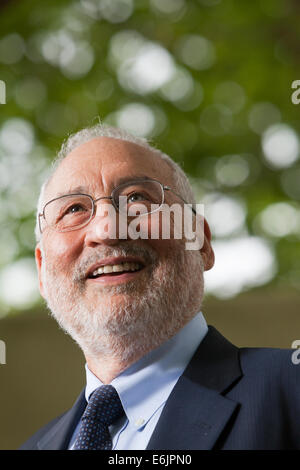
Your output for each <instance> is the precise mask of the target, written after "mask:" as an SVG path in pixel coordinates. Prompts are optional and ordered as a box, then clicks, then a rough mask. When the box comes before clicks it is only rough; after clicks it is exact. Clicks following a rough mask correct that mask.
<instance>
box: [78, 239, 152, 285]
mask: <svg viewBox="0 0 300 470" xmlns="http://www.w3.org/2000/svg"><path fill="white" fill-rule="evenodd" d="M118 256H138V257H140V258H141V259H142V260H143V262H144V263H145V265H148V264H153V265H155V264H156V263H157V261H158V254H157V253H156V251H155V250H154V249H153V248H151V247H150V246H147V247H142V246H138V245H127V244H124V245H118V246H116V247H107V246H106V247H104V246H98V247H96V248H93V251H92V252H91V253H89V254H87V255H86V256H85V257H84V258H82V259H81V260H80V261H79V262H78V264H77V266H76V267H75V269H74V272H73V276H72V277H73V281H75V282H78V281H83V280H85V279H86V273H87V271H88V269H89V268H90V266H92V265H93V264H95V263H97V262H98V261H100V260H102V259H104V258H110V257H112V258H114V257H118Z"/></svg>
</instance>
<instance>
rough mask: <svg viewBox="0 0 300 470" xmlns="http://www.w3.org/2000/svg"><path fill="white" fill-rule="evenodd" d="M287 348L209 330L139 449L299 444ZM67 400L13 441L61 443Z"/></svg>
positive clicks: (299, 377)
mask: <svg viewBox="0 0 300 470" xmlns="http://www.w3.org/2000/svg"><path fill="white" fill-rule="evenodd" d="M291 356H292V350H282V349H271V348H241V349H239V348H237V347H235V346H233V345H232V344H231V343H229V342H228V341H227V340H226V339H225V338H224V337H223V336H222V335H221V334H220V333H218V331H217V330H216V329H215V328H213V327H209V331H208V333H207V335H206V336H205V338H204V340H203V341H202V343H201V344H200V346H199V348H198V349H197V351H196V353H195V354H194V356H193V358H192V359H191V361H190V363H189V364H188V366H187V368H186V369H185V371H184V373H183V374H182V376H181V377H180V378H179V380H178V382H177V384H176V386H175V387H174V389H173V390H172V392H171V394H170V396H169V398H168V400H167V402H166V404H165V407H164V409H163V412H162V414H161V417H160V419H159V421H158V424H157V426H156V428H155V430H154V432H153V434H152V437H151V439H150V442H149V444H148V447H147V449H155V450H158V449H168V450H171V449H172V450H173V449H174V450H179V449H181V450H192V449H254V450H259V449H265V450H266V449H268V450H273V449H300V364H299V365H295V364H293V362H292V360H291ZM85 407H86V400H85V397H84V391H82V392H81V394H80V396H79V397H78V399H77V401H76V403H75V404H74V406H73V407H72V408H71V409H70V410H69V411H68V412H66V413H65V414H63V415H62V416H60V417H59V418H56V419H55V420H53V421H52V422H51V423H49V424H48V425H46V426H45V427H44V428H42V429H41V430H40V431H38V432H37V433H36V434H35V435H34V436H33V437H31V438H30V439H29V440H28V441H27V442H26V443H25V444H24V445H23V446H22V447H21V449H23V450H25V449H35V450H50V449H52V450H55V449H67V448H68V443H69V440H70V438H71V436H72V434H73V431H74V429H75V426H76V424H77V423H78V421H79V419H80V416H81V415H82V413H83V411H84V409H85Z"/></svg>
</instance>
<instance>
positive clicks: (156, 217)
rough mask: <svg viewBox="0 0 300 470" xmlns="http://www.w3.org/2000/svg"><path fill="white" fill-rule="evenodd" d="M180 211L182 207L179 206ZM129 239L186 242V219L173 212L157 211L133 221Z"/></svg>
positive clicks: (180, 214)
mask: <svg viewBox="0 0 300 470" xmlns="http://www.w3.org/2000/svg"><path fill="white" fill-rule="evenodd" d="M179 211H181V207H180V206H179ZM129 237H130V238H132V239H136V238H142V239H146V240H161V241H169V242H171V243H172V242H174V241H178V240H184V218H183V214H182V213H180V212H177V213H176V215H174V213H173V212H172V211H171V212H169V211H168V210H165V211H157V212H153V213H152V214H149V215H148V216H142V217H141V218H140V219H133V220H132V221H131V222H130V224H129Z"/></svg>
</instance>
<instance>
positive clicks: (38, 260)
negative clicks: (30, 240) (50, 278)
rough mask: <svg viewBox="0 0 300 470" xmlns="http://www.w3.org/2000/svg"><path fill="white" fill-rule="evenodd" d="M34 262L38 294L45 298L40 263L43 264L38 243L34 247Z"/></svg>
mask: <svg viewBox="0 0 300 470" xmlns="http://www.w3.org/2000/svg"><path fill="white" fill-rule="evenodd" d="M35 262H36V267H37V271H38V278H39V289H40V293H41V296H42V297H44V298H45V294H44V286H43V279H42V263H43V262H44V260H43V257H42V250H41V247H40V244H39V243H38V244H37V245H36V247H35Z"/></svg>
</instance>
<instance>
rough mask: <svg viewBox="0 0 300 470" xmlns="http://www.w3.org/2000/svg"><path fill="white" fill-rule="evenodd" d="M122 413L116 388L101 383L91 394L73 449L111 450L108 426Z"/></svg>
mask: <svg viewBox="0 0 300 470" xmlns="http://www.w3.org/2000/svg"><path fill="white" fill-rule="evenodd" d="M123 415H124V409H123V406H122V403H121V400H120V398H119V395H118V393H117V391H116V389H115V388H114V387H113V386H112V385H101V387H98V388H97V389H96V390H95V391H94V393H93V394H92V395H91V397H90V399H89V402H88V404H87V407H86V409H85V412H84V413H83V415H82V418H81V425H80V428H79V432H78V436H77V438H76V441H75V444H74V447H73V449H74V450H111V449H112V440H111V437H110V434H109V430H108V426H110V425H111V424H113V423H114V422H115V421H117V420H118V419H119V418H121V416H123Z"/></svg>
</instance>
